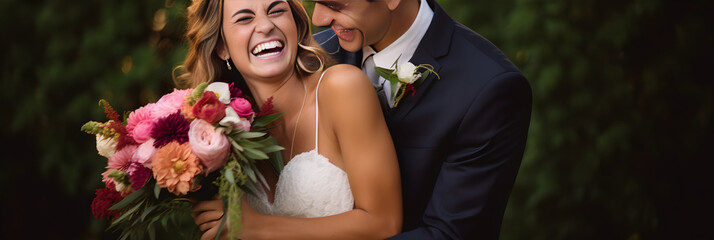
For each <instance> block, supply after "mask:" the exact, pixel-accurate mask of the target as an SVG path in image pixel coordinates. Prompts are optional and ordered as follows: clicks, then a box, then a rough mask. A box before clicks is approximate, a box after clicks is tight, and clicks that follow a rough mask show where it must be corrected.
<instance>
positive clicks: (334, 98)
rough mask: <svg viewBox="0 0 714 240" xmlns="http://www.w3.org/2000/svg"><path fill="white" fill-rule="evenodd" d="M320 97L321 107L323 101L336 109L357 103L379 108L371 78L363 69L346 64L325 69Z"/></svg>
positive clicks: (320, 87) (326, 105) (327, 106)
mask: <svg viewBox="0 0 714 240" xmlns="http://www.w3.org/2000/svg"><path fill="white" fill-rule="evenodd" d="M318 98H319V102H320V107H321V108H322V107H323V103H324V106H325V108H333V107H334V108H335V109H339V108H344V107H346V106H355V105H361V106H370V107H376V108H379V101H378V99H377V94H376V93H375V91H374V87H372V83H371V82H370V81H369V78H367V76H366V75H365V74H364V72H362V70H361V69H359V68H357V67H355V66H352V65H346V64H340V65H335V66H332V67H330V68H328V69H327V70H325V75H324V76H323V78H322V83H320V86H319V92H318ZM372 103H373V104H372Z"/></svg>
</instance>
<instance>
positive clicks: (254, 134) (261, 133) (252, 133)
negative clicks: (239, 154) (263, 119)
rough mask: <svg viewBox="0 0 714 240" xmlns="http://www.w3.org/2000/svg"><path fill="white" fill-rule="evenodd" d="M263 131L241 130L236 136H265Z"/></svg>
mask: <svg viewBox="0 0 714 240" xmlns="http://www.w3.org/2000/svg"><path fill="white" fill-rule="evenodd" d="M265 134H267V133H264V132H241V133H238V134H237V137H239V138H257V137H262V136H265Z"/></svg>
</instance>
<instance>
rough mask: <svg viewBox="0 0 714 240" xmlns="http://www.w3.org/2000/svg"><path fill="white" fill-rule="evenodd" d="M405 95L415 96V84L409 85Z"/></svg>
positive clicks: (405, 89)
mask: <svg viewBox="0 0 714 240" xmlns="http://www.w3.org/2000/svg"><path fill="white" fill-rule="evenodd" d="M404 93H410V95H412V96H414V94H415V93H416V87H414V84H407V86H406V87H405V88H404Z"/></svg>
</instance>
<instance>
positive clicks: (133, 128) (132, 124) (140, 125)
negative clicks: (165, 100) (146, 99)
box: [126, 103, 155, 143]
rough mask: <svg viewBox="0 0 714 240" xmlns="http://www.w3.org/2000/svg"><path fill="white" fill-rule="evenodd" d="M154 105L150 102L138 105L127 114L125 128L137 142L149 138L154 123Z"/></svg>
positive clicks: (142, 141)
mask: <svg viewBox="0 0 714 240" xmlns="http://www.w3.org/2000/svg"><path fill="white" fill-rule="evenodd" d="M154 106H155V104H153V103H151V104H148V105H146V106H143V107H140V108H139V109H136V110H135V111H133V112H131V113H130V114H129V117H128V118H127V119H126V123H127V124H126V130H127V131H128V132H129V135H130V136H132V137H133V138H134V140H135V141H136V142H137V143H144V142H146V141H148V140H149V138H151V128H152V127H153V125H154V119H155V118H153V114H154Z"/></svg>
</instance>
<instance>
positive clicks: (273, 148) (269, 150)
mask: <svg viewBox="0 0 714 240" xmlns="http://www.w3.org/2000/svg"><path fill="white" fill-rule="evenodd" d="M283 149H285V148H284V147H281V146H278V145H271V146H267V147H263V148H261V149H260V150H261V151H263V152H265V153H272V152H277V151H281V150H283Z"/></svg>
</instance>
